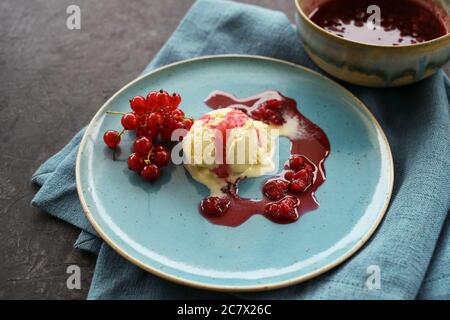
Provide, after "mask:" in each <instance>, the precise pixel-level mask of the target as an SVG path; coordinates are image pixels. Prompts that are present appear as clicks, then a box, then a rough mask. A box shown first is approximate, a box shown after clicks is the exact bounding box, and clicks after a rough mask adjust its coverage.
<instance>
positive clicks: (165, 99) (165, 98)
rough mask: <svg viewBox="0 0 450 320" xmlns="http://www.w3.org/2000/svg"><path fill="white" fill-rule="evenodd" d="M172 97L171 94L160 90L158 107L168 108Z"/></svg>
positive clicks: (157, 96) (157, 97)
mask: <svg viewBox="0 0 450 320" xmlns="http://www.w3.org/2000/svg"><path fill="white" fill-rule="evenodd" d="M169 100H170V96H169V94H168V93H167V92H166V91H164V90H160V91H159V92H158V93H157V94H156V101H157V102H158V106H160V107H166V106H168V105H169V104H170V101H169Z"/></svg>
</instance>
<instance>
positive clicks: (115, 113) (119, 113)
mask: <svg viewBox="0 0 450 320" xmlns="http://www.w3.org/2000/svg"><path fill="white" fill-rule="evenodd" d="M106 114H114V115H120V116H123V115H125V114H127V113H126V112H120V111H106Z"/></svg>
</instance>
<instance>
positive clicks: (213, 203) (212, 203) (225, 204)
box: [200, 197, 230, 216]
mask: <svg viewBox="0 0 450 320" xmlns="http://www.w3.org/2000/svg"><path fill="white" fill-rule="evenodd" d="M229 207H230V200H228V199H226V198H220V197H208V198H205V199H203V201H202V202H201V204H200V209H201V211H202V212H203V214H205V215H208V216H219V215H222V214H223V213H225V212H226V211H227V210H228V208H229Z"/></svg>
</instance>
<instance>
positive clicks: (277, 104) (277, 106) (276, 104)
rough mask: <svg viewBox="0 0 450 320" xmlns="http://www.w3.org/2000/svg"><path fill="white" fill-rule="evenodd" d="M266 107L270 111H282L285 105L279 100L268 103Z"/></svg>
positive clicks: (268, 101)
mask: <svg viewBox="0 0 450 320" xmlns="http://www.w3.org/2000/svg"><path fill="white" fill-rule="evenodd" d="M265 105H266V106H267V108H270V109H280V108H281V107H282V106H283V103H282V101H280V100H277V99H270V100H267V101H266V103H265Z"/></svg>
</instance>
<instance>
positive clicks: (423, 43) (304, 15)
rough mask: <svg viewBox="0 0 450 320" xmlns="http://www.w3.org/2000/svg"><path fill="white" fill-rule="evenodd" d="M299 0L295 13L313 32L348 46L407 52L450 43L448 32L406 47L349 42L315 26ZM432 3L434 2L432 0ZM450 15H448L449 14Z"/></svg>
mask: <svg viewBox="0 0 450 320" xmlns="http://www.w3.org/2000/svg"><path fill="white" fill-rule="evenodd" d="M299 1H300V0H294V3H295V6H296V9H297V13H298V14H299V15H301V17H302V18H303V19H304V20H305V21H306V22H307V23H308V24H309V25H310V26H311V27H313V28H314V29H315V30H317V31H319V32H320V33H322V34H323V35H325V36H330V37H332V38H334V39H336V40H338V41H340V42H342V43H349V44H353V45H357V46H361V47H373V48H383V49H395V50H407V49H411V48H425V47H428V46H430V45H432V44H435V43H438V42H441V41H444V40H447V41H448V42H450V30H447V33H446V34H445V35H443V36H440V37H438V38H435V39H432V40H428V41H425V42H420V43H416V44H407V45H401V46H394V45H379V44H373V43H369V42H361V41H356V40H351V39H348V38H342V37H339V36H337V35H336V34H334V33H332V32H329V31H327V30H325V29H323V28H321V27H319V26H318V25H317V24H315V23H314V22H313V21H312V20H311V19H310V18H309V17H308V16H307V15H306V14H305V12H304V11H303V9H302V8H301V6H300V3H299ZM432 1H434V0H432ZM449 15H450V13H449Z"/></svg>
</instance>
